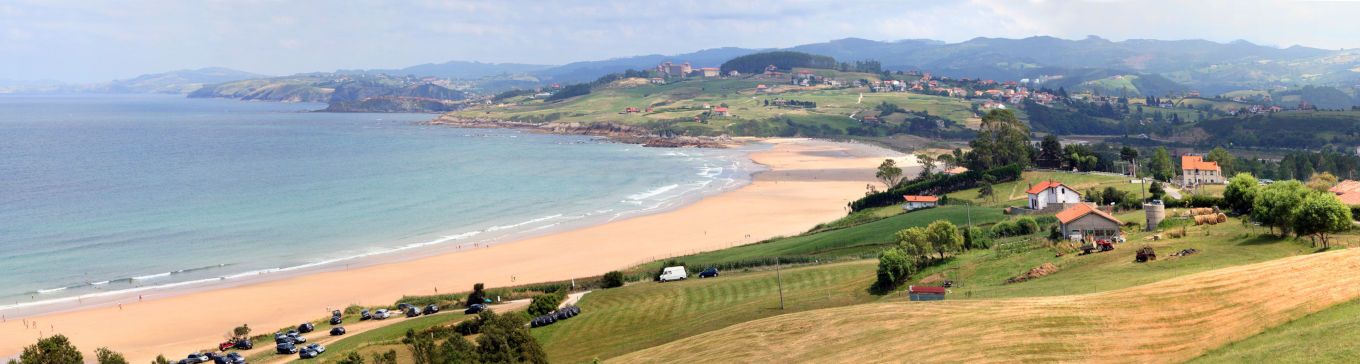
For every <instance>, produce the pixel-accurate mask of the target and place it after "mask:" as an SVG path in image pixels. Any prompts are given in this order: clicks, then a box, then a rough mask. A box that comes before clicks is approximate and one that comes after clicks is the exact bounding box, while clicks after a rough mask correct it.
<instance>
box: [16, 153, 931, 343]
mask: <svg viewBox="0 0 1360 364" xmlns="http://www.w3.org/2000/svg"><path fill="white" fill-rule="evenodd" d="M765 141H766V142H768V143H772V144H774V147H773V148H771V149H769V150H766V151H761V152H756V153H753V154H752V156H751V158H752V160H754V161H756V162H757V163H761V164H763V165H765V166H767V167H769V171H766V172H762V173H760V174H757V175H756V176H754V178H753V179H752V182H751V184H749V185H747V186H744V187H741V188H738V189H736V190H733V191H731V192H727V193H722V194H718V195H715V196H710V197H707V198H704V199H702V200H700V201H698V202H695V203H694V204H691V205H687V206H683V207H680V208H678V209H675V210H672V211H667V212H662V213H658V214H652V215H645V216H639V217H635V218H631V219H626V220H620V221H615V222H610V223H607V224H602V225H597V226H592V227H586V228H581V229H577V230H571V231H566V232H561V233H555V234H551V235H546V236H541V237H535V238H528V239H524V240H519V241H514V242H508V243H503V244H497V245H493V246H490V247H486V248H482V249H476V250H470V251H462V252H454V253H446V254H441V255H436V256H431V257H424V258H417V259H412V260H407V261H401V262H394V263H385V264H377V265H371V266H366V267H360V268H353V269H346V270H338V271H330V272H320V273H315V274H308V275H303V276H297V277H290V278H283V279H279V280H274V281H267V282H260V283H253V284H248V285H243V286H237V287H227V288H221V289H213V290H207V291H201V292H189V293H184V294H180V295H171V296H169V297H156V298H148V299H147V300H146V301H144V302H137V301H138V300H137V298H136V297H133V298H132V299H130V300H123V303H122V306H121V308H120V307H119V306H118V305H117V304H104V305H102V306H100V307H91V308H83V309H80V310H74V311H68V312H61V313H54V314H49V315H43V316H38V317H30V318H27V319H26V320H25V321H27V323H28V324H29V328H25V323H24V322H21V320H15V319H10V320H8V321H6V322H4V323H0V357H6V356H10V355H17V353H18V352H19V351H20V350H22V347H23V346H25V345H30V344H32V343H33V342H35V341H36V340H37V339H38V338H39V335H47V336H50V335H52V334H53V333H54V330H55V333H60V334H64V335H66V336H67V337H70V338H71V339H72V341H73V342H74V343H75V344H76V345H77V346H78V347H80V348H81V349H82V350H83V351H85V352H87V353H89V352H92V351H93V350H94V349H95V348H98V347H109V348H111V349H113V350H114V351H119V352H122V353H124V354H125V355H127V357H128V358H129V359H131V361H133V362H146V361H149V360H151V359H152V358H154V357H155V356H156V355H157V354H165V355H166V357H168V358H175V359H178V358H182V357H183V356H184V354H185V353H188V352H191V351H193V350H198V349H207V348H215V347H216V344H217V343H218V342H220V341H222V339H223V338H224V337H225V336H226V333H227V332H228V331H229V330H230V329H231V328H232V327H235V326H238V325H241V324H243V323H246V324H249V325H250V326H251V327H252V328H255V329H256V331H257V333H263V332H266V331H268V330H273V329H276V328H282V327H286V326H294V325H297V324H298V323H301V322H304V321H309V320H313V319H317V318H322V317H325V316H326V315H328V314H329V311H328V310H329V309H332V308H343V307H345V306H348V305H350V304H360V305H386V304H392V303H393V302H395V301H396V300H397V299H398V298H400V297H401V296H403V295H427V294H433V293H435V292H434V290H435V288H436V287H437V288H438V289H439V291H440V292H444V293H447V292H459V291H465V290H469V289H470V288H471V287H472V285H473V283H477V282H484V283H486V284H487V286H490V287H497V286H509V285H518V284H527V283H533V282H543V281H553V280H563V279H570V278H575V277H586V276H593V275H599V274H603V273H605V272H607V271H610V270H616V269H622V268H626V267H629V266H632V265H636V264H639V263H643V262H646V261H651V260H654V259H663V258H666V257H669V256H675V255H683V254H690V253H694V252H699V251H707V250H715V249H721V248H726V247H730V246H734V245H740V244H746V243H752V242H756V241H760V240H762V239H765V238H769V237H774V236H786V235H795V234H798V233H801V232H804V231H807V230H808V229H810V228H812V227H813V226H814V225H816V224H818V223H822V222H827V221H831V220H834V219H836V218H839V217H841V216H844V215H845V214H846V212H847V208H846V203H848V202H849V201H851V200H853V199H855V198H858V197H861V196H863V194H864V191H865V185H866V184H869V183H877V182H876V181H875V179H874V170H875V167H877V165H878V164H879V163H880V162H882V160H883V158H884V157H887V156H900V155H899V154H896V153H893V152H891V151H889V150H886V149H881V148H877V147H873V146H870V145H865V144H850V143H833V142H827V141H817V140H807V139H770V140H765ZM908 160H909V159H908ZM880 186H881V184H880ZM87 358H91V359H92V358H93V355H90V354H87Z"/></svg>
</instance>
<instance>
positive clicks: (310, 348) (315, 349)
mask: <svg viewBox="0 0 1360 364" xmlns="http://www.w3.org/2000/svg"><path fill="white" fill-rule="evenodd" d="M324 352H326V347H325V346H321V344H311V345H307V347H306V348H303V349H302V351H301V352H299V353H298V356H299V357H301V358H303V359H311V358H315V357H317V356H318V355H321V353H324Z"/></svg>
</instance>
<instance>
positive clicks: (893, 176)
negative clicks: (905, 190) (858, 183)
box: [874, 159, 902, 189]
mask: <svg viewBox="0 0 1360 364" xmlns="http://www.w3.org/2000/svg"><path fill="white" fill-rule="evenodd" d="M874 177H877V178H878V180H880V181H883V184H884V185H887V186H888V188H890V189H891V188H893V187H895V186H897V183H898V182H901V181H902V168H898V167H897V161H894V160H892V159H884V160H883V163H881V164H879V165H878V173H875V174H874Z"/></svg>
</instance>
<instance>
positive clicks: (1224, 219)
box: [1217, 212, 1228, 224]
mask: <svg viewBox="0 0 1360 364" xmlns="http://www.w3.org/2000/svg"><path fill="white" fill-rule="evenodd" d="M1217 220H1218V223H1220V224H1222V223H1225V222H1228V215H1224V214H1223V213H1222V212H1220V213H1218V219H1217Z"/></svg>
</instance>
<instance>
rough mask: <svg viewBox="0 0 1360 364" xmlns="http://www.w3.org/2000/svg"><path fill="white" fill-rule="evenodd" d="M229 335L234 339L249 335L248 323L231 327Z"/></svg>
mask: <svg viewBox="0 0 1360 364" xmlns="http://www.w3.org/2000/svg"><path fill="white" fill-rule="evenodd" d="M231 337H232V338H234V339H244V338H248V337H250V325H246V324H241V326H237V327H236V328H234V329H231Z"/></svg>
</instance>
